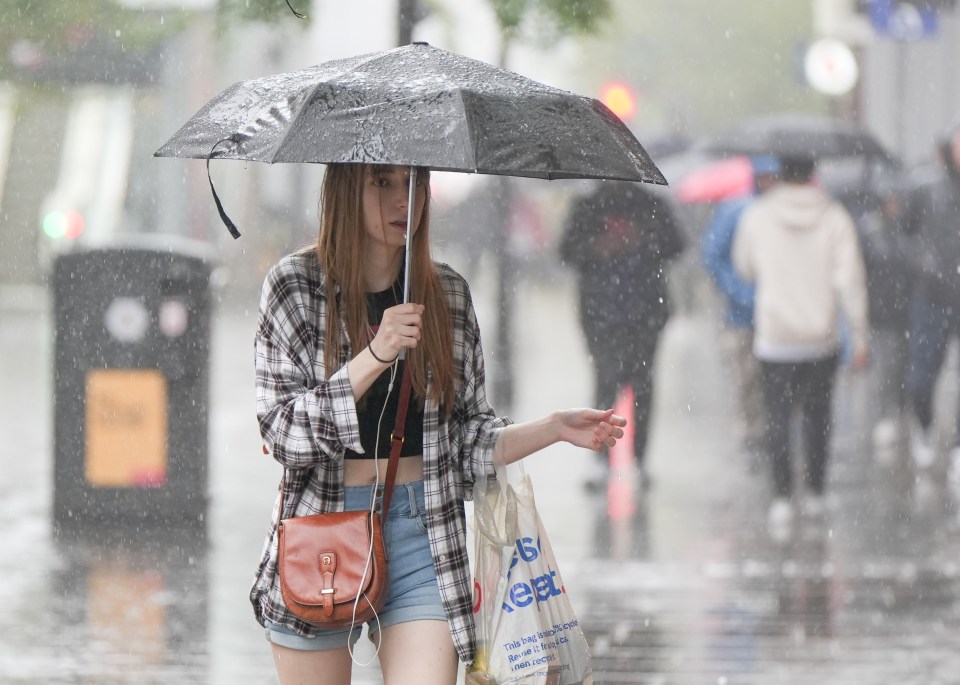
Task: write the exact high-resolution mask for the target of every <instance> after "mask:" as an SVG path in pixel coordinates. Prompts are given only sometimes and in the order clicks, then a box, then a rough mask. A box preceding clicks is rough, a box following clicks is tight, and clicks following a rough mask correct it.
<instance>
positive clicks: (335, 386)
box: [329, 364, 363, 454]
mask: <svg viewBox="0 0 960 685" xmlns="http://www.w3.org/2000/svg"><path fill="white" fill-rule="evenodd" d="M329 383H330V385H329V388H330V407H331V412H330V413H331V415H332V416H333V423H334V426H336V429H337V435H338V437H339V438H340V443H341V444H342V445H343V446H344V447H346V448H347V449H350V450H353V451H354V452H358V453H360V454H362V453H363V445H361V444H360V421H359V419H358V418H357V401H356V399H355V398H354V396H353V386H352V385H351V384H350V374H349V373H347V365H346V364H344V365H343V366H342V367H341V368H340V370H339V371H337V372H336V373H335V374H333V375H332V376H331V377H330V381H329Z"/></svg>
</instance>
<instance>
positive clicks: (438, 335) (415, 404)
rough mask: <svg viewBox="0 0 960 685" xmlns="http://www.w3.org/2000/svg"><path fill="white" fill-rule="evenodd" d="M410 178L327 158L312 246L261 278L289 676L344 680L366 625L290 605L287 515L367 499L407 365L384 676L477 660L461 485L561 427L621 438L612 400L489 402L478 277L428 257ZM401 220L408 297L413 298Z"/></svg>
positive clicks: (407, 675)
mask: <svg viewBox="0 0 960 685" xmlns="http://www.w3.org/2000/svg"><path fill="white" fill-rule="evenodd" d="M408 179H409V168H408V167H397V166H369V165H359V164H341V165H337V164H333V165H329V166H328V167H327V171H326V176H325V179H324V184H323V192H322V198H321V202H322V220H321V226H320V236H319V241H318V244H317V245H316V246H315V247H311V248H309V249H305V250H302V251H300V252H298V253H295V254H292V255H289V256H287V257H285V258H283V259H282V260H281V261H280V262H279V263H278V264H277V265H276V266H275V267H274V268H273V269H272V270H271V271H270V273H269V274H268V276H267V278H266V281H265V283H264V287H263V293H262V297H261V300H260V315H259V323H258V328H257V333H256V372H257V373H256V379H257V380H256V383H257V414H258V418H259V422H260V430H261V434H262V436H263V441H264V449H265V451H267V452H269V453H270V454H271V455H272V456H273V457H274V458H275V459H276V460H277V461H278V462H280V464H282V465H283V467H284V475H283V488H282V497H278V499H277V503H276V504H275V506H274V510H273V530H272V531H271V532H270V534H269V535H268V536H267V539H266V542H265V544H264V550H263V557H262V559H261V562H260V566H259V568H258V570H257V575H256V580H255V582H254V585H253V588H252V590H251V594H250V599H251V601H252V603H253V606H254V610H255V612H256V616H257V620H258V621H259V622H260V624H261V625H263V626H264V628H265V629H266V636H267V639H268V640H269V641H270V642H271V646H272V649H273V656H274V661H275V663H276V667H277V672H278V674H279V677H280V681H281V683H283V684H284V685H287V684H290V683H316V684H318V685H327V684H330V685H334V684H346V683H349V682H350V677H351V670H352V663H353V662H352V657H351V648H352V645H353V644H354V643H355V642H356V640H357V639H358V637H359V635H360V626H359V625H358V626H356V627H354V628H353V630H349V629H344V630H322V629H317V628H315V627H312V626H310V625H308V624H306V623H304V622H303V621H300V620H299V619H298V618H297V617H296V616H294V615H293V614H291V613H290V612H289V611H287V609H286V607H285V606H284V603H283V599H282V597H281V595H280V589H279V581H278V578H277V573H276V563H277V537H276V524H277V521H278V520H279V519H280V518H287V517H290V516H300V515H306V514H313V513H317V512H324V511H337V510H342V509H345V508H346V509H348V510H350V509H369V508H370V506H371V501H372V500H373V498H374V497H376V491H375V486H374V483H376V482H380V483H382V481H383V478H384V474H385V473H386V460H387V457H388V456H389V449H390V444H389V442H390V441H389V434H390V432H391V431H392V429H393V420H394V417H395V412H396V406H397V394H398V391H399V386H400V383H399V379H400V375H401V374H402V372H403V365H404V364H408V365H409V366H410V372H411V379H412V383H413V395H412V397H411V401H410V409H409V412H408V417H407V424H406V426H407V429H406V436H407V437H406V440H405V442H404V445H403V451H402V452H401V458H400V466H399V469H398V473H397V478H396V486H395V488H394V495H393V501H392V504H391V507H390V511H389V513H388V516H387V523H386V538H385V539H386V545H387V553H388V556H389V558H390V590H389V596H388V599H387V603H386V605H385V606H384V608H383V610H382V611H381V612H380V614H379V617H378V620H377V621H371V622H370V626H369V628H370V635H371V639H372V640H373V641H374V643H375V644H376V645H377V647H378V656H379V659H380V665H381V669H382V672H383V676H384V682H385V683H387V685H390V684H391V683H420V684H422V685H431V684H436V685H452V684H453V683H454V682H455V681H456V678H457V660H458V657H459V659H460V660H462V661H464V662H465V663H469V662H471V661H472V659H473V651H474V625H473V613H472V606H473V601H472V589H473V584H472V581H471V577H470V569H469V564H468V558H467V549H466V537H465V535H466V522H465V518H464V509H463V500H464V499H467V498H469V497H470V496H471V494H472V489H471V488H472V484H473V482H474V481H475V479H477V478H484V477H487V476H488V475H491V474H493V473H494V469H495V466H496V465H497V464H509V463H512V462H515V461H517V460H519V459H522V458H523V457H525V456H527V455H529V454H532V453H533V452H536V451H537V450H540V449H542V448H544V447H546V446H548V445H550V444H552V443H555V442H558V441H561V440H563V441H566V442H569V443H572V444H574V445H577V446H580V447H584V448H589V449H594V450H596V449H600V448H602V447H603V446H612V445H613V444H614V443H615V442H616V440H617V439H618V438H620V437H622V436H623V430H622V426H624V425H625V423H626V421H625V419H623V418H622V417H619V416H616V415H614V414H613V410H606V411H600V410H596V409H575V410H566V411H559V412H555V413H553V414H551V415H549V416H547V417H545V418H543V419H540V420H537V421H531V422H528V423H522V424H512V423H511V422H510V420H509V419H506V418H503V417H497V416H496V415H495V414H494V413H493V410H492V409H491V408H490V406H489V404H488V403H487V398H486V392H485V389H484V370H483V352H482V349H481V346H480V333H479V330H478V328H477V320H476V317H475V315H474V311H473V305H472V302H471V298H470V291H469V289H468V287H467V284H466V282H465V281H464V280H463V279H462V278H461V277H460V275H459V274H457V273H456V272H454V271H453V270H452V269H451V268H450V267H449V266H446V265H444V264H438V263H434V262H433V261H432V260H431V257H430V241H429V225H430V222H429V172H428V171H427V170H420V171H419V172H418V173H417V178H416V194H415V198H416V207H415V211H414V225H413V226H412V227H408V226H407V203H408ZM407 230H413V231H414V236H413V243H412V245H413V247H412V254H411V262H412V266H411V269H412V271H411V279H410V281H411V297H410V300H411V301H410V302H409V303H407V304H401V303H402V302H403V296H402V288H403V280H404V279H403V269H404V263H403V262H404V247H405V241H406V232H407ZM401 351H403V352H404V359H400V358H399V354H400V352H401ZM394 380H396V381H397V382H396V383H394ZM394 386H395V387H394ZM281 499H282V501H281Z"/></svg>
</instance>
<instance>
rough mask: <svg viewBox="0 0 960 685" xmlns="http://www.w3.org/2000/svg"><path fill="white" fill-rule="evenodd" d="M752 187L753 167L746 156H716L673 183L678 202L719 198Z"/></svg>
mask: <svg viewBox="0 0 960 685" xmlns="http://www.w3.org/2000/svg"><path fill="white" fill-rule="evenodd" d="M752 191H753V167H752V165H751V164H750V159H749V158H748V157H730V158H727V159H720V160H717V161H715V162H711V163H710V164H708V165H706V166H703V167H700V168H698V169H696V170H695V171H693V172H692V173H690V174H688V175H687V176H686V177H685V178H684V179H683V180H682V181H681V182H680V183H679V184H678V185H677V190H676V193H677V199H678V200H680V202H690V203H694V202H719V201H721V200H727V199H730V198H734V197H745V196H747V195H749V194H750V193H751V192H752Z"/></svg>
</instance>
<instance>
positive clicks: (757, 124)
mask: <svg viewBox="0 0 960 685" xmlns="http://www.w3.org/2000/svg"><path fill="white" fill-rule="evenodd" d="M701 149H702V150H703V151H704V152H710V153H714V154H725V155H767V154H770V155H778V156H781V157H814V158H823V157H855V156H867V157H871V156H872V157H883V158H889V156H890V155H889V153H888V152H887V151H886V150H885V149H884V148H883V146H882V145H881V144H880V143H879V142H878V141H877V139H876V138H874V137H873V136H872V135H871V134H870V133H869V132H867V131H865V130H864V129H862V128H860V127H859V126H857V125H856V124H853V123H851V122H848V121H843V120H841V119H835V118H832V117H821V116H814V115H809V114H794V113H787V114H772V115H767V116H760V117H753V118H750V119H747V120H744V121H743V122H741V123H740V124H739V125H738V126H735V127H734V128H732V129H730V130H728V131H726V132H725V133H723V134H721V135H720V136H718V137H717V138H715V139H713V140H710V141H707V142H706V143H704V144H703V145H702V146H701Z"/></svg>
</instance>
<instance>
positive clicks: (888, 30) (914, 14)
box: [869, 0, 938, 41]
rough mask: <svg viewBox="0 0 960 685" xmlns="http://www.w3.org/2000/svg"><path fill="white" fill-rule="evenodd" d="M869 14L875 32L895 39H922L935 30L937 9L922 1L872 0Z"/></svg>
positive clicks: (934, 32) (932, 33) (931, 34)
mask: <svg viewBox="0 0 960 685" xmlns="http://www.w3.org/2000/svg"><path fill="white" fill-rule="evenodd" d="M869 15H870V23H871V24H873V28H874V30H875V31H876V32H877V33H879V34H880V35H884V36H889V37H891V38H893V39H895V40H902V41H911V40H922V39H924V38H929V37H930V36H933V35H934V34H936V32H937V25H938V21H937V10H936V9H935V8H933V7H929V6H926V5H923V4H922V3H913V2H905V1H904V0H872V1H871V2H870V6H869Z"/></svg>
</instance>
